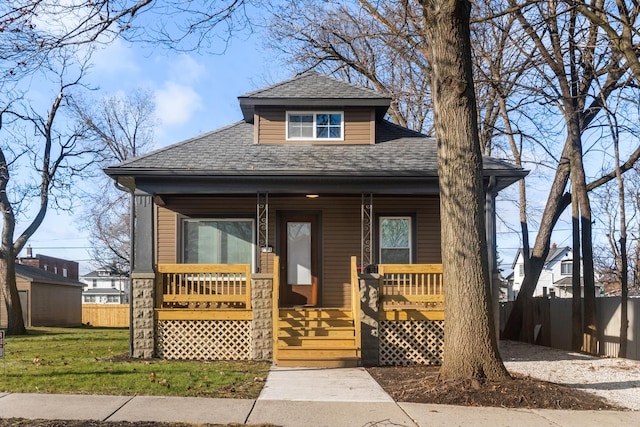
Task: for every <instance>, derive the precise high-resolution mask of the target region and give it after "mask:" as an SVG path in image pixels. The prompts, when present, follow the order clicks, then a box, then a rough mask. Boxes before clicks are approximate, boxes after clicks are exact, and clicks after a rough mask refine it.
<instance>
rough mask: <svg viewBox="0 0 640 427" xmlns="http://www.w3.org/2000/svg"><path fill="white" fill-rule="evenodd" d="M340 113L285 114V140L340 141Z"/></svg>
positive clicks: (341, 120) (342, 122) (341, 128)
mask: <svg viewBox="0 0 640 427" xmlns="http://www.w3.org/2000/svg"><path fill="white" fill-rule="evenodd" d="M343 135H344V120H343V113H342V112H335V111H332V112H309V111H304V112H287V140H293V141H295V140H322V141H331V140H334V141H342V140H343V139H344V136H343Z"/></svg>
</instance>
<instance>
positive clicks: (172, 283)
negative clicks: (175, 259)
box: [156, 264, 251, 320]
mask: <svg viewBox="0 0 640 427" xmlns="http://www.w3.org/2000/svg"><path fill="white" fill-rule="evenodd" d="M157 272H158V274H157V275H156V309H157V310H158V311H159V316H158V318H159V319H160V320H162V319H163V318H164V319H178V318H180V319H183V318H185V319H187V318H189V319H191V318H203V312H205V311H209V312H213V311H227V314H224V315H222V316H220V315H217V316H214V315H209V316H204V317H205V318H210V317H211V318H218V317H222V318H229V319H231V318H234V319H235V318H238V317H240V318H245V317H248V318H250V316H251V266H250V265H249V264H158V266H157ZM185 309H186V310H185ZM229 310H243V311H245V312H247V313H245V314H244V315H239V316H238V315H232V314H230V313H229ZM186 311H189V312H191V313H193V314H191V315H189V316H185V312H186ZM160 312H163V313H162V314H160ZM177 312H182V313H181V314H177ZM196 313H197V314H196Z"/></svg>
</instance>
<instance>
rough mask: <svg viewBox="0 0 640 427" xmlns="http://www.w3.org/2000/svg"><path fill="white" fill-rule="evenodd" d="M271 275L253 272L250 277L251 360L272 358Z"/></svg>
mask: <svg viewBox="0 0 640 427" xmlns="http://www.w3.org/2000/svg"><path fill="white" fill-rule="evenodd" d="M272 293H273V275H272V274H266V273H258V274H254V275H253V276H252V277H251V309H252V310H253V319H252V332H251V339H252V350H251V359H252V360H272V359H273V301H272V300H271V294H272Z"/></svg>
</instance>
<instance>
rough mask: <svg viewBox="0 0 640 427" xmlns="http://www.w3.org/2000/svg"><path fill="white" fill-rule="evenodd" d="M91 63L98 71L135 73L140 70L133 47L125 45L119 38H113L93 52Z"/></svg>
mask: <svg viewBox="0 0 640 427" xmlns="http://www.w3.org/2000/svg"><path fill="white" fill-rule="evenodd" d="M93 65H94V70H95V71H97V72H98V73H108V74H121V73H126V74H131V73H136V74H137V73H139V72H140V66H139V65H138V63H137V60H136V55H135V51H134V48H133V47H130V46H127V45H126V44H125V42H123V41H122V40H120V39H116V40H114V41H113V42H112V43H110V44H109V45H107V46H106V47H105V48H103V49H98V50H97V51H96V52H95V53H94V54H93Z"/></svg>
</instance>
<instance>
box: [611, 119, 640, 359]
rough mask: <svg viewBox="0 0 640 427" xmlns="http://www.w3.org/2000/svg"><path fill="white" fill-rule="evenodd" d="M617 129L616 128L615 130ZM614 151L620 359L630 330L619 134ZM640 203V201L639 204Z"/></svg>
mask: <svg viewBox="0 0 640 427" xmlns="http://www.w3.org/2000/svg"><path fill="white" fill-rule="evenodd" d="M614 129H615V128H614ZM614 135H615V137H614V139H613V150H614V155H615V162H616V180H617V181H618V204H619V205H620V240H619V243H620V260H619V262H618V263H617V264H618V268H619V277H620V288H621V289H620V291H621V292H620V348H619V349H618V357H627V341H628V340H627V330H628V328H629V313H628V307H627V303H628V300H629V260H628V259H627V209H626V204H625V196H626V193H625V188H624V178H622V171H621V170H620V145H619V140H618V137H617V136H618V134H617V132H614ZM638 203H640V201H639V202H638Z"/></svg>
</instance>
